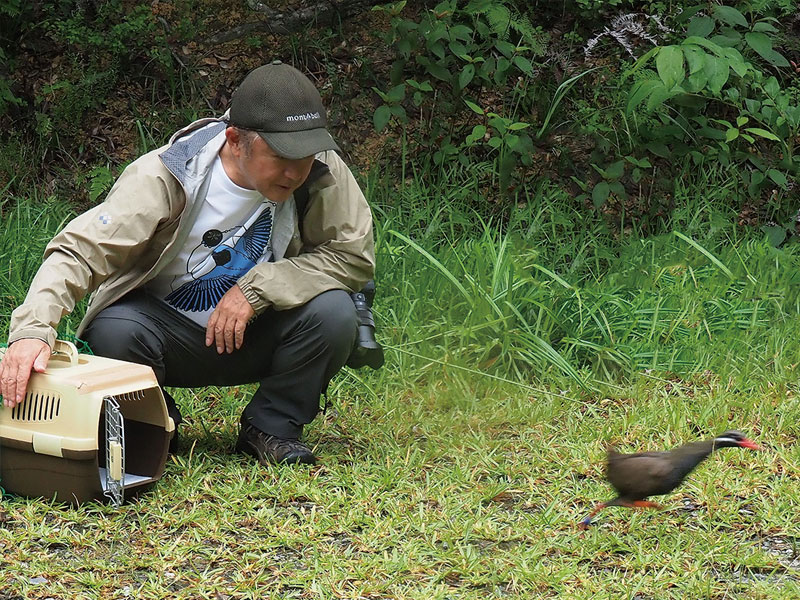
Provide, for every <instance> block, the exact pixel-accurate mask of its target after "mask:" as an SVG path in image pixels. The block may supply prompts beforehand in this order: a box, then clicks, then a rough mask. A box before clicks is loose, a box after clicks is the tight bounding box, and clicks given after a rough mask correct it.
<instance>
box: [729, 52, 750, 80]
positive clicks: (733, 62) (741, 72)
mask: <svg viewBox="0 0 800 600" xmlns="http://www.w3.org/2000/svg"><path fill="white" fill-rule="evenodd" d="M723 52H724V54H725V58H727V59H728V64H730V67H731V69H733V70H734V71H736V74H737V75H738V76H739V77H744V76H745V75H747V71H748V70H749V68H750V67H749V65H750V63H748V62H746V61H745V60H744V57H743V56H742V53H741V52H739V51H738V50H737V49H736V48H725V49H724V50H723Z"/></svg>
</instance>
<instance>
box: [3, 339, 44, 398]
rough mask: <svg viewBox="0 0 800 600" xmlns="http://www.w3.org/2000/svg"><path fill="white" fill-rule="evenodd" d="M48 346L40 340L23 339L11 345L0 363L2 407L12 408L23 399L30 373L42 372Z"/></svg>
mask: <svg viewBox="0 0 800 600" xmlns="http://www.w3.org/2000/svg"><path fill="white" fill-rule="evenodd" d="M48 360H50V346H48V345H47V343H46V342H43V341H42V340H37V339H34V338H23V339H21V340H17V341H16V342H14V343H13V344H11V345H10V346H9V347H8V348H7V349H6V353H5V355H4V356H3V360H2V361H0V395H2V396H3V405H5V406H7V407H8V408H14V407H15V406H16V405H17V404H19V403H20V402H22V400H23V399H24V398H25V391H26V390H27V389H28V379H30V377H31V372H32V371H36V372H37V373H42V372H44V370H45V368H46V367H47V361H48Z"/></svg>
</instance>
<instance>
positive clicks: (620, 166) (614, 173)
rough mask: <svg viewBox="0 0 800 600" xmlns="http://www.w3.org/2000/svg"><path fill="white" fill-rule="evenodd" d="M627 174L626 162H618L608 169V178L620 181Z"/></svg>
mask: <svg viewBox="0 0 800 600" xmlns="http://www.w3.org/2000/svg"><path fill="white" fill-rule="evenodd" d="M624 172H625V161H624V160H618V161H616V162H615V163H612V164H611V165H609V166H608V167H607V168H606V178H608V179H619V178H620V177H622V175H623V173H624Z"/></svg>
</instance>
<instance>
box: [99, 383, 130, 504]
mask: <svg viewBox="0 0 800 600" xmlns="http://www.w3.org/2000/svg"><path fill="white" fill-rule="evenodd" d="M103 408H104V410H105V414H106V440H105V443H106V473H105V485H104V486H103V487H104V488H105V490H104V492H103V493H104V494H105V495H106V496H108V497H109V498H110V499H111V503H112V504H113V505H114V506H120V505H121V504H122V501H123V499H124V497H125V488H124V484H125V420H124V419H123V417H122V412H121V411H120V409H119V403H118V402H117V401H116V400H115V398H114V397H113V396H106V397H104V398H103Z"/></svg>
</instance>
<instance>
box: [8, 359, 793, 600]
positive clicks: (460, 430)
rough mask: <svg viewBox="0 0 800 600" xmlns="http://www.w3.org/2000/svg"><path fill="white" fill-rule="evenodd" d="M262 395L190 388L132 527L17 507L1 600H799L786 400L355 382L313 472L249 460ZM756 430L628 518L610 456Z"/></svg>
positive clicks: (344, 386) (339, 397)
mask: <svg viewBox="0 0 800 600" xmlns="http://www.w3.org/2000/svg"><path fill="white" fill-rule="evenodd" d="M246 391H247V390H246V389H245V388H242V389H236V390H232V391H231V390H228V391H226V392H223V391H222V390H216V389H211V390H203V391H198V393H197V395H193V394H190V393H188V392H183V394H182V395H181V396H180V401H181V403H182V405H183V407H184V410H185V412H187V413H188V414H189V415H194V416H189V417H188V419H187V421H188V424H187V427H186V428H185V436H184V444H183V449H182V451H181V452H180V453H179V454H178V455H177V456H174V457H171V458H170V460H169V463H168V466H167V471H166V473H165V475H164V477H163V478H162V480H161V481H160V482H159V483H158V485H157V486H156V487H155V488H154V489H153V490H152V491H151V492H150V493H146V494H144V495H142V496H141V497H140V498H138V499H136V500H133V501H131V502H127V503H126V504H124V505H123V506H122V507H121V508H119V509H113V508H112V507H109V506H101V505H96V504H91V505H87V506H84V507H82V508H78V509H71V508H65V507H61V506H53V505H51V504H49V503H47V502H45V501H41V500H25V499H18V498H12V499H7V500H5V501H4V502H3V504H2V509H1V510H2V513H0V514H1V515H2V516H0V520H2V529H0V555H1V556H2V561H3V563H2V564H3V573H4V577H3V579H2V581H0V598H4V599H5V598H18V597H19V598H128V597H129V598H215V599H216V598H265V597H270V598H486V597H489V598H536V597H565V598H622V597H625V598H634V597H638V598H727V597H730V598H734V597H736V598H742V597H747V598H796V597H797V595H798V593H799V592H800V570H799V569H800V557H798V555H797V554H796V552H797V545H798V542H800V528H799V527H798V519H797V512H798V492H800V489H799V488H800V484H798V476H799V475H800V452H798V446H797V444H796V441H797V432H798V429H797V422H798V420H800V403H798V398H797V395H796V391H795V390H789V389H786V388H781V389H774V390H772V391H769V392H766V393H763V394H758V395H746V394H736V393H731V392H730V391H728V390H726V389H725V385H724V384H723V383H722V382H720V381H718V380H715V379H714V378H706V379H697V380H694V381H681V380H678V379H674V380H671V381H658V380H654V379H651V378H647V377H641V378H640V379H638V380H637V381H636V382H634V383H632V384H631V385H629V386H627V387H625V388H620V389H616V390H615V391H614V393H613V394H608V395H586V394H580V393H579V392H577V391H576V390H570V389H566V390H563V395H562V393H561V392H560V391H558V390H555V391H556V392H559V393H558V394H557V395H555V396H553V395H543V394H535V393H531V392H530V390H525V389H522V388H519V387H518V386H511V385H507V384H504V385H493V384H491V383H490V384H487V383H486V382H485V381H483V380H481V378H479V377H474V376H468V377H467V378H466V379H465V378H464V376H463V375H461V374H459V373H457V372H451V371H448V370H447V369H442V370H441V371H440V372H439V373H438V377H436V378H433V377H432V378H431V379H430V383H423V384H419V385H415V386H413V387H407V386H403V385H401V384H400V383H399V382H398V383H397V384H391V385H388V386H385V388H384V389H383V390H381V391H380V392H378V393H377V394H376V397H369V395H368V394H366V393H365V392H364V388H363V386H362V385H361V384H359V383H358V382H356V381H355V380H354V378H353V377H351V376H349V375H342V376H340V377H339V378H338V379H337V380H336V382H335V386H334V389H333V390H332V397H333V399H334V407H333V408H332V409H330V410H329V411H328V413H327V414H326V415H325V416H324V417H322V416H321V417H320V418H319V419H318V420H317V421H316V422H315V423H314V425H313V426H312V427H310V428H309V429H308V432H307V438H308V440H309V442H310V443H311V444H312V445H313V446H314V448H315V451H316V452H317V453H318V454H319V456H320V458H321V461H320V464H319V465H317V466H315V467H313V468H291V467H274V468H268V469H265V468H262V467H260V466H258V465H257V464H255V463H254V462H253V461H252V460H250V459H248V458H244V457H240V456H237V455H234V454H232V451H231V448H232V446H233V443H234V440H235V428H236V426H237V419H236V415H237V411H238V410H239V408H240V407H241V405H242V402H243V399H244V397H245V394H246ZM728 425H730V426H736V427H740V428H741V429H743V430H745V431H746V432H747V433H748V434H749V435H751V436H752V437H754V438H755V439H756V440H757V441H758V442H759V443H760V444H762V445H763V446H764V447H765V450H764V451H763V452H760V453H756V452H750V451H745V450H738V449H727V450H723V451H720V452H718V453H716V454H714V455H712V457H711V458H710V459H708V460H707V461H706V462H705V463H703V464H702V465H701V466H700V467H699V468H698V469H697V471H695V473H694V474H693V475H691V476H690V478H689V480H688V481H687V482H686V483H685V484H684V485H683V486H682V487H681V488H679V489H678V490H677V491H676V492H674V493H673V494H671V495H669V496H666V497H664V498H661V499H660V500H662V501H663V503H664V505H665V510H664V511H663V512H658V511H646V512H634V511H631V510H628V509H622V508H610V509H606V511H604V512H602V513H601V514H600V516H599V517H598V521H597V523H598V525H597V526H596V527H594V528H592V529H591V530H590V531H588V532H585V533H584V532H580V531H579V530H578V529H577V527H576V525H577V522H578V521H579V520H580V519H581V518H582V517H583V516H585V514H586V513H587V511H588V510H589V509H590V508H591V505H592V504H593V503H595V502H596V501H599V500H603V499H609V498H610V497H611V492H610V490H609V487H608V486H607V485H606V484H605V483H604V482H603V477H602V462H603V441H604V440H611V441H614V442H616V443H617V445H618V446H619V448H620V449H623V450H626V451H634V450H643V449H658V448H667V447H670V446H673V445H676V444H678V443H683V442H686V441H690V440H694V439H697V438H699V437H707V436H709V435H714V434H715V433H719V431H717V430H718V429H720V428H723V429H724V428H725V427H727V426H728Z"/></svg>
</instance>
